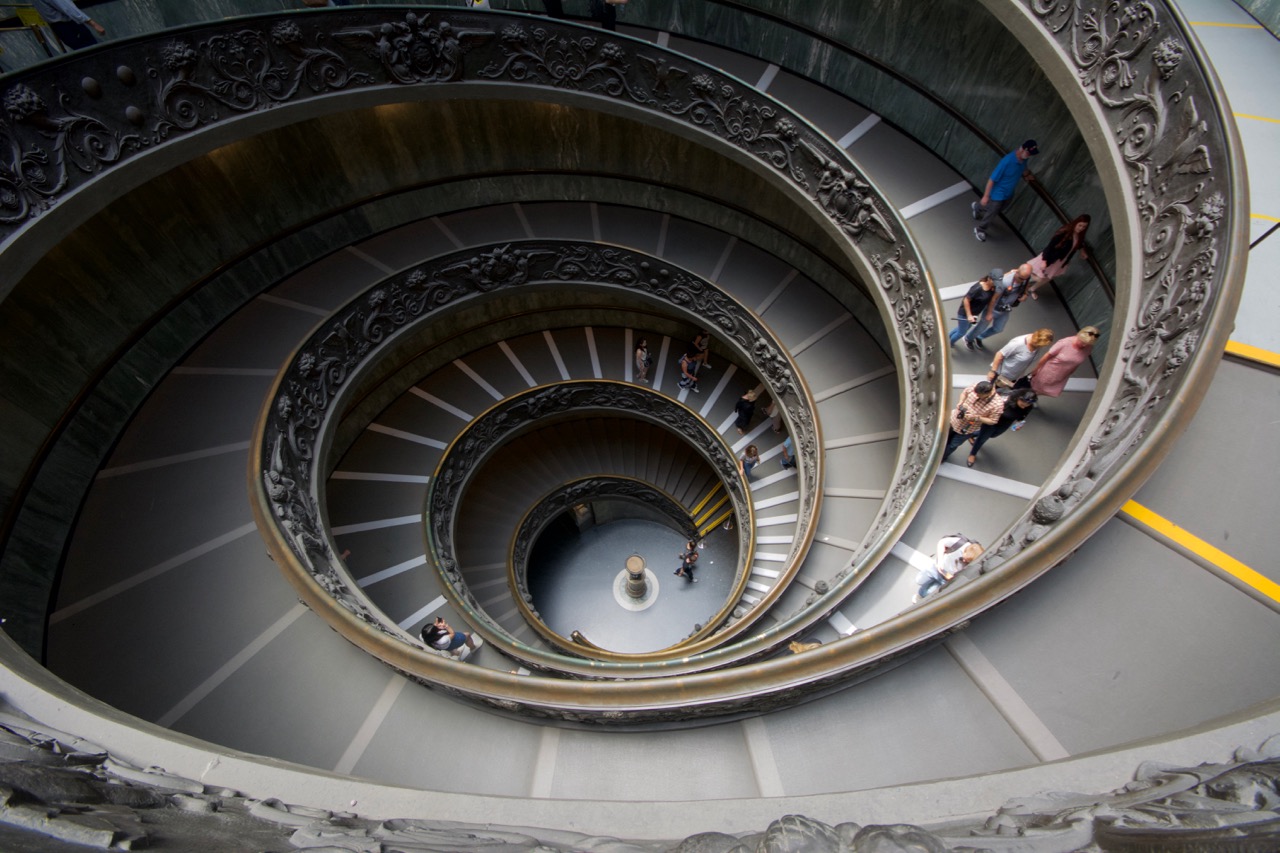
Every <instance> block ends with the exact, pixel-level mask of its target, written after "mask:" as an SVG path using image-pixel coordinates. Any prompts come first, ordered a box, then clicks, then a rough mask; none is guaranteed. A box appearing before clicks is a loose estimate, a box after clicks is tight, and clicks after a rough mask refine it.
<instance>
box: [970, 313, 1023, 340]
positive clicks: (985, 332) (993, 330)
mask: <svg viewBox="0 0 1280 853" xmlns="http://www.w3.org/2000/svg"><path fill="white" fill-rule="evenodd" d="M1012 313H1013V310H1012V309H1010V310H1008V311H993V312H991V322H990V323H988V322H987V318H986V316H985V315H983V317H982V319H980V320H978V331H976V332H974V333H973V335H974V337H976V338H989V337H991V336H992V335H998V334H1000V333H1001V332H1003V331H1004V324H1005V323H1007V322H1009V315H1010V314H1012Z"/></svg>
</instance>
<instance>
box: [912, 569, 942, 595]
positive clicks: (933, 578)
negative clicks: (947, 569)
mask: <svg viewBox="0 0 1280 853" xmlns="http://www.w3.org/2000/svg"><path fill="white" fill-rule="evenodd" d="M943 583H945V581H943V580H942V578H940V577H938V576H937V575H935V574H929V576H928V577H926V578H925V581H924V583H922V584H920V589H919V591H918V592H917V593H916V595H919V596H920V597H921V598H924V597H925V596H927V595H929V594H930V593H932V592H933V591H934V590H937V589H942V584H943Z"/></svg>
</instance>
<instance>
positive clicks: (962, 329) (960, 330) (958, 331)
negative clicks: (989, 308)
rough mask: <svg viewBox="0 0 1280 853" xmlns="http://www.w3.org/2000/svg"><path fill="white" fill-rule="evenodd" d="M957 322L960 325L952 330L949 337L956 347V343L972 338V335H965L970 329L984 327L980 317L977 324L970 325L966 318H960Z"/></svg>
mask: <svg viewBox="0 0 1280 853" xmlns="http://www.w3.org/2000/svg"><path fill="white" fill-rule="evenodd" d="M956 322H958V323H959V324H960V325H958V326H956V327H955V328H954V329H952V330H951V334H950V336H949V337H950V339H951V345H952V346H955V343H956V341H958V340H960V339H961V338H963V337H972V335H966V334H965V333H966V332H968V331H969V330H970V329H976V328H977V327H978V326H980V325H982V317H978V322H977V323H970V322H969V321H968V320H966V319H965V318H964V317H960V318H959V319H958V320H957V321H956Z"/></svg>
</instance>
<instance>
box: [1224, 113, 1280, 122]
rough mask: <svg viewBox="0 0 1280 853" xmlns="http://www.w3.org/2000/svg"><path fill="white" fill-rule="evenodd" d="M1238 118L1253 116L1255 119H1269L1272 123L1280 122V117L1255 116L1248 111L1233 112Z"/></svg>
mask: <svg viewBox="0 0 1280 853" xmlns="http://www.w3.org/2000/svg"><path fill="white" fill-rule="evenodd" d="M1232 115H1233V116H1235V117H1236V118H1251V119H1253V120H1254V121H1269V122H1271V123H1272V124H1280V118H1267V117H1266V116H1254V115H1249V114H1248V113H1232Z"/></svg>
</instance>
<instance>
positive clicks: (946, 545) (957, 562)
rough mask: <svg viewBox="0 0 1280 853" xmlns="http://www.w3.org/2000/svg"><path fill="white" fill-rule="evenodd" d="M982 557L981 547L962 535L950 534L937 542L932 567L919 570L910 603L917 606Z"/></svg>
mask: <svg viewBox="0 0 1280 853" xmlns="http://www.w3.org/2000/svg"><path fill="white" fill-rule="evenodd" d="M981 556H982V546H981V545H980V544H978V543H977V542H974V541H973V540H972V539H970V538H969V537H967V536H965V535H964V534H963V533H952V534H951V535H949V536H943V537H942V538H941V539H939V540H938V547H937V549H936V550H935V551H934V554H933V565H931V566H929V568H927V569H921V570H920V574H919V576H917V577H916V583H918V584H920V589H919V591H917V592H916V594H915V595H913V596H912V597H911V603H912V604H917V603H919V601H920V599H922V598H925V597H927V596H928V595H930V594H931V593H932V592H933V591H934V590H937V589H941V588H942V587H943V586H945V585H946V584H947V583H949V582H950V581H951V579H952V578H954V577H955V576H956V575H958V574H960V572H962V571H964V569H965V567H966V566H968V565H969V564H970V563H972V562H973V561H974V560H976V559H978V558H979V557H981Z"/></svg>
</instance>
